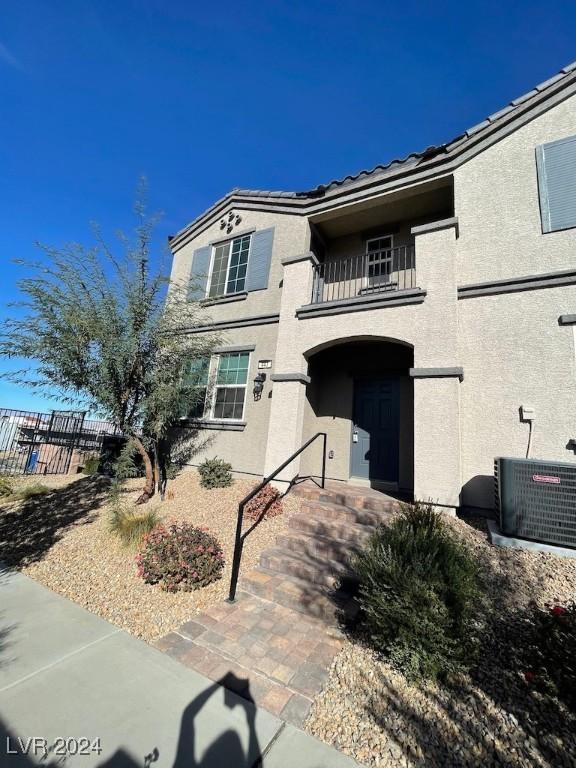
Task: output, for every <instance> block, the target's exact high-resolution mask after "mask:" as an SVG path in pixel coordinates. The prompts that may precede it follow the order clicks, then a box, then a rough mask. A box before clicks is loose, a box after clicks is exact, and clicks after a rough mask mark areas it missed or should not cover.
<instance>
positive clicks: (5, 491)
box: [0, 477, 14, 496]
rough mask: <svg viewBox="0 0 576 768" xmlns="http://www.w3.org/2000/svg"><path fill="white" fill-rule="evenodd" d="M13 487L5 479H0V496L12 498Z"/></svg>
mask: <svg viewBox="0 0 576 768" xmlns="http://www.w3.org/2000/svg"><path fill="white" fill-rule="evenodd" d="M13 493H14V485H13V484H12V483H11V482H10V480H8V478H7V477H0V496H12V494H13Z"/></svg>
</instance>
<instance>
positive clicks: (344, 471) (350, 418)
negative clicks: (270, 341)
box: [301, 337, 414, 493]
mask: <svg viewBox="0 0 576 768" xmlns="http://www.w3.org/2000/svg"><path fill="white" fill-rule="evenodd" d="M306 357H307V359H308V375H309V377H310V384H309V385H308V387H307V391H306V402H305V412H304V436H305V438H307V437H309V436H311V435H313V434H314V433H316V432H318V431H325V432H327V434H328V451H329V458H328V462H327V475H328V477H330V478H332V479H335V480H343V481H346V482H353V483H357V484H362V485H370V486H372V487H376V488H382V489H383V490H389V491H400V492H404V493H411V492H412V489H413V487H414V398H413V382H412V379H411V377H410V375H409V370H410V368H411V367H413V360H414V353H413V348H412V346H411V345H409V344H406V343H403V342H400V341H397V340H393V339H385V338H379V337H361V338H356V339H342V340H338V341H335V342H332V343H330V344H325V345H322V346H321V347H317V348H315V349H312V350H310V351H309V352H308V353H307V355H306ZM311 460H312V461H313V460H314V459H313V458H312V457H311ZM306 470H307V466H306V465H304V466H302V467H301V471H303V472H306ZM310 470H311V473H312V472H313V469H312V466H310Z"/></svg>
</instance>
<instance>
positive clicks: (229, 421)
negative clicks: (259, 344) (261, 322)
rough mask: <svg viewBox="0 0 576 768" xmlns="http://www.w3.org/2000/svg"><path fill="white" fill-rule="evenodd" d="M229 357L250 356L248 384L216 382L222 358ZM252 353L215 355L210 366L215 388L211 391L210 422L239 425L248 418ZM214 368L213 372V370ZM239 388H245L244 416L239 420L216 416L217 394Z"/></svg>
mask: <svg viewBox="0 0 576 768" xmlns="http://www.w3.org/2000/svg"><path fill="white" fill-rule="evenodd" d="M227 355H248V366H247V368H246V383H245V384H241V385H238V384H217V382H216V380H217V377H218V368H219V366H220V359H221V358H222V357H226V356H227ZM251 357H252V352H251V351H249V350H241V351H238V352H218V353H217V354H215V355H213V356H212V358H211V360H210V366H211V373H212V375H213V379H212V381H213V386H212V388H211V390H210V392H211V397H210V400H211V403H210V412H209V416H208V420H209V421H224V422H226V423H227V424H238V423H241V422H243V421H244V417H245V416H246V394H247V392H248V380H249V378H250V362H251ZM212 366H214V367H213V370H212ZM239 386H243V387H244V399H243V400H242V416H241V417H240V418H239V419H229V418H226V417H225V416H214V408H215V406H216V393H217V390H218V389H239Z"/></svg>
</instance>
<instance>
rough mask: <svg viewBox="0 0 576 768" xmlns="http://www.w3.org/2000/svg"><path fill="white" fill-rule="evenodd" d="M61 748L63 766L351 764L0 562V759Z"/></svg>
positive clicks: (24, 765) (286, 767)
mask: <svg viewBox="0 0 576 768" xmlns="http://www.w3.org/2000/svg"><path fill="white" fill-rule="evenodd" d="M45 748H47V749H48V750H49V751H48V757H47V758H46V756H45ZM99 750H101V751H99ZM76 751H78V752H80V753H81V754H71V753H74V752H76ZM64 754H65V755H66V760H65V766H66V768H76V766H82V768H91V767H92V766H102V767H103V766H106V768H137V766H154V768H168V767H169V768H228V766H230V768H242V767H243V766H246V768H249V767H250V766H254V765H262V766H264V768H290V766H294V768H354V766H357V763H355V762H354V761H353V760H351V759H350V758H348V757H345V756H344V755H342V754H341V753H339V752H337V751H336V750H334V749H332V748H331V747H329V746H327V745H325V744H323V743H322V742H320V741H317V740H316V739H314V738H312V737H311V736H308V735H307V734H305V733H304V732H302V731H300V730H298V729H297V728H294V727H293V726H291V725H286V724H285V723H283V722H282V721H281V720H279V719H278V718H276V717H274V716H273V715H271V714H269V713H268V712H265V711H264V710H261V709H258V708H257V707H255V706H254V705H253V704H251V703H250V702H248V701H245V700H244V699H242V698H239V697H238V696H236V695H235V694H233V693H230V692H228V691H225V690H224V689H223V688H222V687H221V686H219V685H217V684H214V683H212V682H211V681H210V680H208V679H207V678H205V677H203V676H201V675H199V674H197V673H196V672H194V671H192V670H190V669H187V668H186V667H184V666H182V665H181V664H179V663H178V662H176V661H174V660H173V659H171V658H169V657H168V656H166V655H165V654H163V653H161V652H160V651H158V650H156V649H155V648H152V647H151V646H149V645H147V644H146V643H144V642H141V641H140V640H137V639H136V638H134V637H131V636H130V635H128V634H126V633H125V632H123V631H121V630H119V629H117V628H116V627H114V626H112V625H111V624H108V622H106V621H104V620H103V619H100V618H98V617H97V616H94V615H93V614H91V613H88V612H87V611H85V610H84V609H83V608H81V607H79V606H78V605H76V604H74V603H72V602H70V601H69V600H66V599H64V598H62V597H60V596H59V595H56V594H54V593H53V592H50V591H49V590H47V589H45V588H44V587H42V586H41V585H39V584H37V583H36V582H34V581H32V580H31V579H28V578H27V577H26V576H23V575H22V574H18V573H12V572H8V571H3V572H1V573H0V765H2V766H4V765H6V766H13V768H33V767H34V766H37V765H38V764H40V763H41V762H42V764H43V765H44V766H50V765H52V764H54V765H56V764H62V763H63V755H64Z"/></svg>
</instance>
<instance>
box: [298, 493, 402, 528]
mask: <svg viewBox="0 0 576 768" xmlns="http://www.w3.org/2000/svg"><path fill="white" fill-rule="evenodd" d="M301 511H302V512H307V511H312V512H313V513H314V514H317V515H321V516H322V517H323V518H325V519H327V520H344V521H347V522H350V523H359V524H360V525H368V526H371V527H373V528H375V527H376V526H377V525H380V524H381V523H385V522H387V521H388V520H390V519H391V518H392V515H393V511H392V510H391V509H386V510H377V511H376V510H371V509H357V508H355V507H348V506H345V505H344V504H340V503H336V502H333V501H321V500H318V501H315V500H312V499H303V500H302V502H301Z"/></svg>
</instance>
